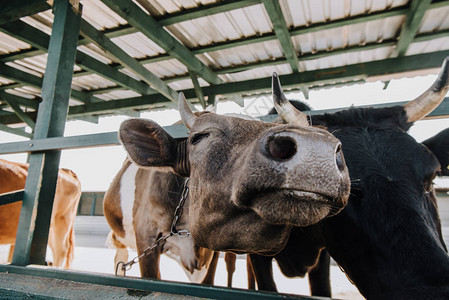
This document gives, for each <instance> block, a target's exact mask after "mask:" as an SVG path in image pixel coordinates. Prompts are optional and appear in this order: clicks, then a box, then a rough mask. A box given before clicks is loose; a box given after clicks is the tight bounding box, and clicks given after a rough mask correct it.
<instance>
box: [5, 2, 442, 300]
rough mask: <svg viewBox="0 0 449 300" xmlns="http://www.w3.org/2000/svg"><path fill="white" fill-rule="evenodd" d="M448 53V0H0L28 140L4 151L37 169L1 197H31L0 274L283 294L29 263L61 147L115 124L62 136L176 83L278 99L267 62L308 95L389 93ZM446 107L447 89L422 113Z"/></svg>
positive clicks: (135, 109)
mask: <svg viewBox="0 0 449 300" xmlns="http://www.w3.org/2000/svg"><path fill="white" fill-rule="evenodd" d="M447 56H449V1H447V0H433V1H432V0H363V1H355V0H336V1H334V0H333V1H331V0H323V1H319V2H318V1H312V0H280V1H274V0H237V1H232V0H133V1H127V0H101V1H100V0H48V1H47V0H25V1H24V0H21V1H20V0H11V1H3V2H2V3H0V131H2V132H6V133H8V134H12V135H15V136H19V137H21V140H20V141H15V142H9V141H0V155H3V154H12V153H28V161H29V163H30V174H32V175H33V176H32V177H30V179H29V180H28V181H27V184H26V188H25V191H19V192H16V193H11V194H8V195H2V196H1V197H0V205H1V204H7V203H12V202H15V201H22V200H23V201H24V203H26V205H25V204H24V206H23V209H22V215H23V218H21V221H20V223H19V231H18V242H17V244H16V252H15V253H14V259H13V263H12V264H10V265H0V272H9V273H11V274H15V275H23V276H32V275H33V276H39V277H40V278H57V279H66V280H72V281H74V282H82V283H88V284H100V285H111V286H115V287H117V288H125V289H139V290H151V291H157V292H161V293H166V294H171V295H175V294H179V290H180V289H182V294H183V295H190V296H196V297H211V298H221V297H240V298H245V297H248V296H258V297H262V298H264V297H265V298H266V297H269V298H270V297H272V298H276V297H283V296H281V295H272V294H263V293H258V292H246V291H240V290H227V289H221V288H207V290H205V289H202V288H201V287H198V286H192V285H188V284H172V285H167V284H164V283H160V282H146V281H142V280H133V279H129V278H115V277H113V276H111V277H107V276H96V275H92V274H84V273H76V272H68V271H60V270H48V269H43V268H37V267H27V266H29V265H30V264H32V265H42V264H44V263H45V252H46V244H47V242H46V241H47V236H48V227H49V218H50V215H49V214H48V213H47V214H46V213H45V211H44V210H39V208H41V209H42V208H45V207H48V206H51V204H52V202H49V201H47V200H46V199H44V197H42V196H41V194H42V191H45V188H46V186H51V185H53V186H54V185H55V184H56V176H57V175H56V174H57V169H58V166H59V162H60V156H61V151H63V150H69V149H84V148H90V147H104V146H114V145H118V144H119V141H118V139H117V133H116V132H106V133H95V134H82V135H76V136H67V137H66V136H64V129H65V125H66V122H70V121H75V120H76V121H84V122H88V123H93V124H96V123H98V122H99V121H100V120H101V118H104V117H108V116H114V115H115V116H126V117H139V116H141V115H142V114H143V113H145V112H149V111H160V110H166V109H173V108H176V107H177V101H178V100H177V99H178V93H179V92H183V93H184V95H185V96H186V98H187V99H188V100H189V101H190V103H191V104H193V105H196V107H197V108H199V109H200V110H201V109H213V108H214V107H215V106H217V104H218V103H222V102H229V101H231V102H235V103H237V104H238V105H240V106H243V105H244V103H245V99H249V98H251V99H256V98H258V97H266V96H267V95H268V96H269V95H270V93H271V76H272V74H273V72H276V73H277V74H279V78H280V81H281V83H282V86H283V87H284V89H285V90H286V91H287V92H291V93H293V92H295V93H301V95H302V97H304V98H305V99H309V92H310V91H314V90H323V89H328V88H333V87H338V86H347V85H360V84H363V83H366V82H382V83H383V85H384V88H385V89H388V84H389V82H390V81H391V80H393V79H398V78H409V77H415V76H422V75H427V74H437V73H438V70H439V68H440V66H441V64H442V62H443V60H444V59H445V58H446V57H447ZM379 100H381V99H379ZM398 103H401V102H397V103H396V102H395V103H391V102H390V103H383V102H379V103H377V104H376V106H379V107H381V106H391V105H396V104H398ZM355 105H357V103H355ZM344 108H346V107H341V109H344ZM335 110H338V109H335ZM311 113H312V114H313V113H322V111H321V110H318V111H315V112H311ZM447 116H449V98H447V97H446V98H445V100H444V101H443V102H442V103H441V104H440V105H439V107H438V108H437V109H436V110H434V111H433V112H432V113H431V114H430V115H429V116H428V117H427V118H428V119H444V118H446V117H447ZM167 130H168V131H169V132H170V134H171V135H172V136H173V137H175V138H181V137H184V136H185V135H186V132H187V131H186V129H185V127H183V126H182V125H178V126H169V127H167ZM445 193H446V191H442V194H445ZM445 195H447V194H445ZM95 197H96V196H95V194H94V193H90V194H86V195H85V199H86V200H85V201H87V202H84V207H81V208H80V209H82V210H84V211H86V214H95V210H96V209H97V208H98V207H100V205H99V204H98V203H97V202H96V201H95V200H93V199H94V198H95ZM99 197H101V195H100V196H99ZM86 203H88V204H86ZM92 203H93V204H92ZM82 205H83V202H82ZM36 211H37V213H36ZM14 280H16V279H14ZM46 284H48V283H46ZM14 293H17V294H16V295H22V294H20V293H21V292H20V291H17V290H14V291H13V292H11V295H13V294H14ZM251 293H252V294H251ZM36 295H37V294H36ZM39 295H40V294H39ZM173 297H174V296H173Z"/></svg>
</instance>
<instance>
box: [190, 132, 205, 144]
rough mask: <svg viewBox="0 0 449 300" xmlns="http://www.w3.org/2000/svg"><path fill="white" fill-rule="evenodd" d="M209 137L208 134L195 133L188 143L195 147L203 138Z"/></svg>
mask: <svg viewBox="0 0 449 300" xmlns="http://www.w3.org/2000/svg"><path fill="white" fill-rule="evenodd" d="M208 136H209V132H201V133H196V134H194V135H193V137H192V138H191V139H190V143H191V144H192V145H196V144H198V143H199V142H200V141H201V140H202V139H204V138H205V137H208Z"/></svg>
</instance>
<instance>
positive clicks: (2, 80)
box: [0, 77, 14, 86]
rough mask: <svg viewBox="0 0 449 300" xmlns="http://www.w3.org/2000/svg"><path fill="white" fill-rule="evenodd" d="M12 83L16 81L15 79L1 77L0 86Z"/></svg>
mask: <svg viewBox="0 0 449 300" xmlns="http://www.w3.org/2000/svg"><path fill="white" fill-rule="evenodd" d="M10 83H14V81H11V80H9V79H7V78H3V77H0V86H2V85H5V84H10Z"/></svg>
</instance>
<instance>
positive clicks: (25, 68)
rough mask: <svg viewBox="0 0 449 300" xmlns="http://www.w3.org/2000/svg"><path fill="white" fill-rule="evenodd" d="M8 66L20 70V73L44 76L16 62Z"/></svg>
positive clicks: (9, 63)
mask: <svg viewBox="0 0 449 300" xmlns="http://www.w3.org/2000/svg"><path fill="white" fill-rule="evenodd" d="M6 64H7V65H8V66H10V67H13V68H16V69H18V70H20V71H23V72H26V73H29V74H31V75H34V76H38V77H42V76H43V74H42V73H39V72H36V71H34V70H32V69H29V68H27V67H25V66H23V64H17V63H15V62H7V63H6Z"/></svg>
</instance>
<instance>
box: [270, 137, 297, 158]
mask: <svg viewBox="0 0 449 300" xmlns="http://www.w3.org/2000/svg"><path fill="white" fill-rule="evenodd" d="M266 147H267V152H268V154H269V155H270V156H271V157H272V158H274V159H277V160H287V159H290V158H291V157H293V156H294V155H295V154H296V151H297V148H296V143H295V141H294V140H293V139H292V138H290V137H287V136H272V137H270V138H269V139H268V142H267V146H266Z"/></svg>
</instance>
